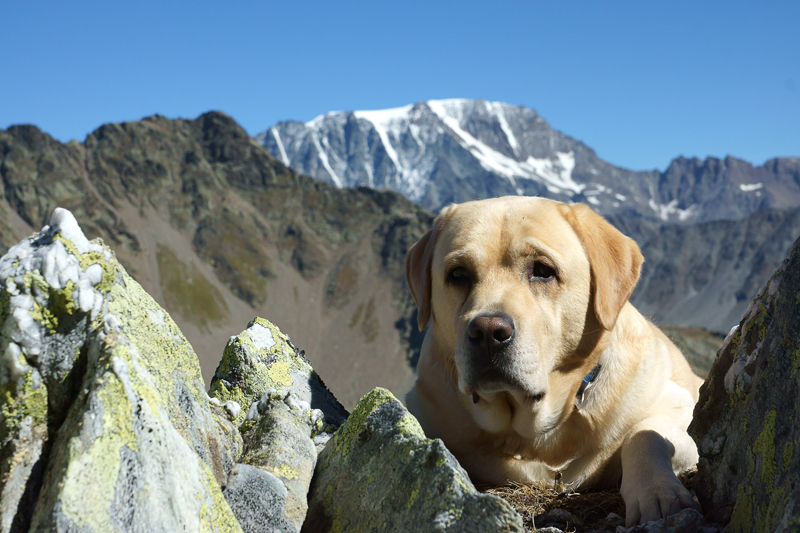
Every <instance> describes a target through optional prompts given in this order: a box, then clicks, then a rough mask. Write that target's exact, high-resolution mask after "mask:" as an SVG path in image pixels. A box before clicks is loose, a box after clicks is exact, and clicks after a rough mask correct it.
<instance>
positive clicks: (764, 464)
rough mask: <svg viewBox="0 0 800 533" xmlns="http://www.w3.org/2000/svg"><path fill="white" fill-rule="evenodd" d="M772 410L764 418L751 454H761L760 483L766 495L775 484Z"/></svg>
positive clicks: (774, 413)
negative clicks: (762, 484)
mask: <svg viewBox="0 0 800 533" xmlns="http://www.w3.org/2000/svg"><path fill="white" fill-rule="evenodd" d="M776 417H777V411H776V410H775V409H773V410H772V411H770V412H769V413H767V416H766V417H765V418H764V427H763V429H762V430H761V433H760V434H759V435H758V437H757V438H756V442H755V443H754V444H753V453H760V454H761V481H762V482H763V483H764V487H765V489H766V491H767V493H768V494H769V493H771V492H772V490H773V486H774V483H775V468H776V464H775V418H776Z"/></svg>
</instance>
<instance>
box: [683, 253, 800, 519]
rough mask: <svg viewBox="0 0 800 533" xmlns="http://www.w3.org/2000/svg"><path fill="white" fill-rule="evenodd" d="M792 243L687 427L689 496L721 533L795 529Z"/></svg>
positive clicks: (799, 338)
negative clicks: (693, 459)
mask: <svg viewBox="0 0 800 533" xmlns="http://www.w3.org/2000/svg"><path fill="white" fill-rule="evenodd" d="M798 347H800V241H798V242H795V244H794V247H793V248H792V251H791V253H790V255H789V257H788V258H787V259H786V261H785V262H784V263H783V265H782V266H781V268H779V269H778V271H777V272H775V274H774V275H773V276H772V278H771V279H770V280H769V282H768V283H767V284H766V286H764V288H762V289H761V291H760V292H759V294H758V297H757V298H756V299H755V300H753V302H752V303H751V304H750V308H749V309H748V310H747V312H746V313H745V314H744V316H743V318H742V320H741V322H740V324H739V325H738V326H737V327H736V328H734V329H733V330H732V331H731V333H730V334H729V335H728V337H727V339H726V340H725V344H724V345H723V348H722V349H721V350H720V352H719V353H718V354H717V358H716V361H715V362H714V366H713V367H712V369H711V372H710V374H709V377H708V380H707V381H706V383H705V385H704V386H703V388H702V389H701V391H700V400H699V402H698V404H697V407H696V408H695V414H694V420H693V421H692V424H691V426H690V427H689V431H690V433H691V434H692V435H693V436H694V438H695V440H696V441H697V444H698V449H699V452H700V462H699V464H698V475H697V481H696V490H697V495H698V497H699V498H700V502H701V504H702V505H703V508H704V509H705V511H706V512H707V513H709V514H710V515H711V516H712V517H714V518H716V519H717V520H719V521H721V522H723V523H727V522H730V525H729V526H728V530H729V531H735V532H740V531H741V532H744V531H748V532H749V531H764V532H767V531H797V530H800V518H798V516H800V503H798V502H800V453H798V452H800V450H798V449H797V447H798V443H800V425H798V424H797V417H798V413H800V348H798Z"/></svg>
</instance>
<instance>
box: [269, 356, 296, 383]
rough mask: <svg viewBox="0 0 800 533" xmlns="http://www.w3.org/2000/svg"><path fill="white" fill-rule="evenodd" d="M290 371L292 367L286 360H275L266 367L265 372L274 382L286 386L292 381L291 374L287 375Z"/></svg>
mask: <svg viewBox="0 0 800 533" xmlns="http://www.w3.org/2000/svg"><path fill="white" fill-rule="evenodd" d="M291 371H292V367H291V366H289V363H287V362H286V361H275V362H274V363H272V364H271V365H270V366H269V368H268V369H267V374H268V375H269V379H271V380H272V381H273V382H274V383H275V384H277V385H283V386H284V387H288V386H290V385H291V384H292V383H293V380H292V376H290V375H289V372H291Z"/></svg>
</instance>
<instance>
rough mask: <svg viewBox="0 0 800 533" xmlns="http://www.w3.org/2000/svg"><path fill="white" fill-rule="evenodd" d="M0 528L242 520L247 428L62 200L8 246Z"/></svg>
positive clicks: (1, 313)
mask: <svg viewBox="0 0 800 533" xmlns="http://www.w3.org/2000/svg"><path fill="white" fill-rule="evenodd" d="M0 355H2V364H0V445H1V446H2V450H0V494H1V495H2V503H0V506H1V509H0V510H1V511H2V519H1V520H0V531H3V532H5V531H25V530H28V529H30V530H31V531H42V530H47V531H65V530H81V531H110V530H116V529H119V530H132V529H136V530H148V529H153V530H159V531H164V530H167V531H177V530H192V531H239V530H240V528H239V526H238V523H237V522H236V519H235V518H234V516H233V514H232V513H231V510H230V507H229V506H228V504H227V503H226V501H225V499H224V498H223V496H222V492H221V490H220V486H219V483H218V482H223V483H226V482H227V479H228V474H229V471H230V470H231V468H232V467H233V465H234V461H235V458H236V456H237V455H238V454H239V453H240V451H241V438H240V437H239V436H238V433H237V431H236V427H235V426H234V425H233V424H232V423H231V422H230V420H229V419H228V418H227V415H226V414H225V413H224V411H222V410H219V409H216V408H214V407H213V406H212V405H211V403H210V402H209V398H208V396H206V394H205V391H204V386H203V380H202V377H201V374H200V368H199V364H198V362H197V357H196V355H195V354H194V352H193V350H192V348H191V346H189V344H188V342H187V341H186V339H185V338H184V337H183V335H182V334H181V332H180V331H179V330H178V328H177V326H176V325H175V323H174V322H173V321H172V320H171V319H170V318H169V316H168V315H166V313H164V311H163V310H162V309H161V308H160V307H159V306H158V304H156V303H155V301H153V299H152V298H150V296H148V295H147V294H146V293H145V292H144V291H143V290H142V288H141V287H140V286H139V285H138V284H137V283H136V282H135V281H134V280H133V279H131V278H130V277H129V276H128V275H127V273H126V272H125V270H124V269H123V268H122V266H121V265H120V264H119V263H118V262H117V261H116V259H115V258H114V255H113V253H112V252H111V251H110V250H109V249H108V248H106V247H105V246H103V245H102V244H101V243H99V242H95V241H93V242H89V241H88V240H87V239H86V237H85V236H84V235H83V233H82V232H81V230H80V228H79V227H78V225H77V222H76V221H75V219H74V217H72V215H71V214H70V213H69V212H67V211H65V210H63V209H56V211H55V212H54V214H53V217H52V219H51V221H50V224H49V226H47V227H45V228H44V230H43V231H42V232H41V233H39V234H36V235H34V236H32V237H30V238H29V239H26V240H24V241H22V242H21V243H20V244H19V245H17V246H15V247H13V248H11V249H10V250H9V252H8V253H7V254H6V255H5V256H4V257H3V258H2V259H0Z"/></svg>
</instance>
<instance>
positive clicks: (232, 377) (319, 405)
mask: <svg viewBox="0 0 800 533" xmlns="http://www.w3.org/2000/svg"><path fill="white" fill-rule="evenodd" d="M271 390H272V391H281V392H290V393H291V394H292V397H293V398H294V399H295V400H297V401H301V402H305V403H307V404H308V405H309V406H310V407H311V408H312V409H319V410H321V411H322V412H323V414H324V416H325V422H326V424H328V425H331V426H332V429H334V430H335V428H337V427H339V425H340V424H341V423H342V422H343V421H344V419H345V418H347V411H346V410H345V408H344V407H342V405H341V404H340V403H339V402H338V401H337V400H336V398H334V397H333V395H332V394H331V393H330V391H329V390H328V388H327V387H326V386H325V384H324V383H323V382H322V379H321V378H320V377H319V375H318V374H317V373H316V372H315V371H314V369H313V368H311V365H310V364H309V362H308V359H306V358H305V355H304V353H303V352H302V351H301V350H298V349H297V348H296V347H295V345H294V344H292V341H291V340H290V339H289V337H287V336H286V335H284V334H283V333H281V331H280V330H279V329H278V328H277V326H275V325H274V324H273V323H271V322H270V321H268V320H265V319H263V318H255V319H253V320H252V321H251V322H250V323H249V324H248V325H247V329H246V330H244V331H243V332H242V333H240V334H239V335H237V336H235V337H231V338H230V340H228V344H227V346H225V352H224V353H223V355H222V360H221V361H220V363H219V366H218V367H217V371H216V372H215V373H214V378H213V379H212V380H211V387H210V388H209V395H210V396H213V397H215V398H217V399H218V400H219V401H220V402H226V401H234V402H236V403H237V404H239V405H241V406H242V407H243V409H242V411H240V412H239V414H238V415H237V416H236V417H235V421H236V423H237V424H241V423H242V422H244V421H245V419H246V418H247V413H248V408H249V407H251V406H252V405H253V404H254V403H256V402H258V401H259V400H260V399H261V398H262V397H263V396H264V394H266V393H267V391H271Z"/></svg>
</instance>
